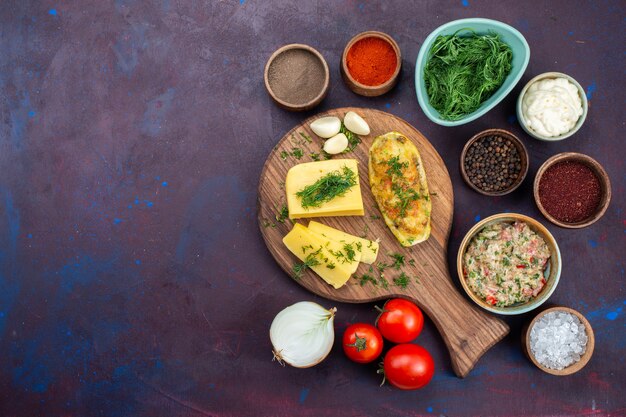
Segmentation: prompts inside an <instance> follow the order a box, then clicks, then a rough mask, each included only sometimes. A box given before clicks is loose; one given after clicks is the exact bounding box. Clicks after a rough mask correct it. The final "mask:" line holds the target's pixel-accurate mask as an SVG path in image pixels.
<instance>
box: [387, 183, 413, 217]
mask: <svg viewBox="0 0 626 417" xmlns="http://www.w3.org/2000/svg"><path fill="white" fill-rule="evenodd" d="M391 189H392V190H393V192H394V194H395V195H396V197H398V200H400V202H399V203H398V205H397V208H399V209H400V217H404V216H405V215H406V209H407V208H408V207H409V204H410V203H411V202H412V201H415V200H417V199H419V198H420V195H419V194H418V192H417V191H415V190H414V189H413V188H410V187H407V188H404V187H402V186H400V185H397V184H393V185H392V186H391Z"/></svg>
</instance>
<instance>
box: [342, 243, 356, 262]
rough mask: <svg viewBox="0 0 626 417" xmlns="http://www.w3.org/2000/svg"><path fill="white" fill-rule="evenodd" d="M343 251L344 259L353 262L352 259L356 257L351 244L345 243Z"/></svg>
mask: <svg viewBox="0 0 626 417" xmlns="http://www.w3.org/2000/svg"><path fill="white" fill-rule="evenodd" d="M343 250H344V251H345V252H346V258H347V259H348V261H350V262H354V260H355V258H354V257H355V256H356V253H355V252H354V248H353V247H352V244H351V243H346V244H345V245H343Z"/></svg>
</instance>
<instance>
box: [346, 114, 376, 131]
mask: <svg viewBox="0 0 626 417" xmlns="http://www.w3.org/2000/svg"><path fill="white" fill-rule="evenodd" d="M343 124H344V125H346V128H347V129H348V130H349V131H350V132H353V133H356V134H357V135H363V136H365V135H369V134H370V127H369V125H368V124H367V122H366V121H365V120H363V118H362V117H361V116H359V115H358V114H356V113H355V112H353V111H349V112H348V113H346V115H345V116H344V118H343Z"/></svg>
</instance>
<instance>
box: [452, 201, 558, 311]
mask: <svg viewBox="0 0 626 417" xmlns="http://www.w3.org/2000/svg"><path fill="white" fill-rule="evenodd" d="M518 220H519V221H523V222H525V223H526V224H528V226H529V227H530V229H531V230H532V231H534V232H535V233H537V234H538V235H539V236H541V237H542V238H543V240H544V241H545V242H546V244H547V245H548V247H549V248H550V259H549V261H548V264H547V265H546V268H545V270H544V271H543V274H544V278H545V279H546V285H545V286H544V288H543V289H542V290H541V292H540V293H539V294H537V296H536V297H535V298H533V299H532V300H530V301H528V302H526V303H523V304H515V305H512V306H509V307H496V306H494V305H491V304H489V303H487V302H486V301H485V300H482V299H480V298H479V297H478V296H477V295H476V294H474V292H473V291H472V289H471V288H470V287H469V285H468V283H467V281H466V278H465V274H464V273H463V256H464V255H465V252H466V251H467V247H468V246H469V243H470V242H471V240H472V239H473V238H474V236H476V235H477V234H478V232H480V231H481V230H482V229H483V228H485V227H486V226H490V225H492V224H495V223H500V222H506V223H514V222H515V221H518ZM456 268H457V272H458V274H459V280H460V281H461V286H462V287H463V289H464V290H465V292H466V293H467V295H468V296H469V298H471V299H472V301H474V302H475V303H476V304H477V305H478V306H479V307H481V308H484V309H485V310H487V311H490V312H492V313H497V314H504V315H515V314H523V313H527V312H529V311H531V310H534V309H535V308H537V307H539V306H540V305H541V304H543V303H545V302H546V301H547V300H548V298H550V296H551V295H552V293H553V292H554V290H555V289H556V286H557V284H558V283H559V278H560V277H561V251H560V250H559V245H557V243H556V240H555V239H554V237H553V236H552V234H551V233H550V232H549V231H548V229H546V228H545V227H544V226H543V225H542V224H541V223H539V222H538V221H537V220H535V219H533V218H531V217H528V216H524V215H523V214H517V213H501V214H494V215H493V216H490V217H487V218H486V219H484V220H481V221H480V222H478V223H476V224H475V225H474V227H472V228H471V229H470V230H469V232H467V234H466V235H465V237H464V238H463V241H462V242H461V246H460V248H459V253H458V255H457V259H456Z"/></svg>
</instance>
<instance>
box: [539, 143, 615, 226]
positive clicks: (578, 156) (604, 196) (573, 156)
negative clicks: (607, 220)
mask: <svg viewBox="0 0 626 417" xmlns="http://www.w3.org/2000/svg"><path fill="white" fill-rule="evenodd" d="M563 161H573V162H580V163H582V164H585V165H586V166H588V167H589V168H590V169H591V170H592V171H593V172H594V173H595V174H596V176H597V177H598V179H599V180H600V187H601V197H600V204H598V208H597V209H596V211H595V212H594V213H593V214H592V215H591V216H589V217H588V218H586V219H585V220H582V221H580V222H577V223H566V222H563V221H560V220H557V219H555V218H554V217H553V216H552V215H551V214H550V213H548V211H547V210H546V209H545V208H544V207H543V205H542V204H541V199H540V198H539V183H540V182H541V177H542V176H543V174H544V173H545V172H546V170H547V169H548V168H549V167H551V166H552V165H554V164H556V163H558V162H563ZM533 195H534V197H535V204H537V208H538V209H539V211H541V214H543V215H544V217H545V218H546V219H548V220H550V221H551V222H552V223H554V224H556V225H557V226H561V227H565V228H568V229H580V228H582V227H587V226H589V225H591V224H593V223H595V222H597V221H598V220H599V219H600V218H601V217H602V216H603V215H604V213H605V212H606V209H607V208H608V207H609V203H610V202H611V181H610V180H609V175H608V174H607V173H606V171H605V170H604V168H602V165H600V163H599V162H598V161H596V160H595V159H593V158H592V157H590V156H587V155H585V154H582V153H576V152H563V153H559V154H556V155H554V156H552V157H551V158H548V160H547V161H546V162H544V163H543V165H541V167H539V170H538V171H537V174H536V175H535V182H534V184H533Z"/></svg>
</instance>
